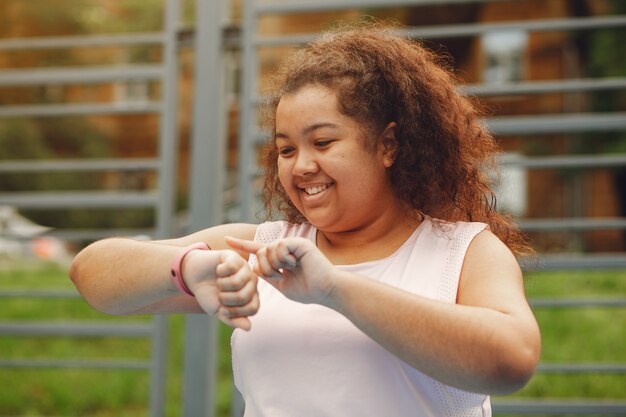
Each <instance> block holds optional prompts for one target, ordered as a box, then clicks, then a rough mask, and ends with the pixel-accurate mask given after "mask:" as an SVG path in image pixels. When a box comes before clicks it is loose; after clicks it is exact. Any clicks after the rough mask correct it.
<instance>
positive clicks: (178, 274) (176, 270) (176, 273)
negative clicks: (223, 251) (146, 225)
mask: <svg viewBox="0 0 626 417" xmlns="http://www.w3.org/2000/svg"><path fill="white" fill-rule="evenodd" d="M195 249H198V250H210V249H211V248H210V247H209V245H207V244H206V243H204V242H198V243H194V244H192V245H189V246H187V247H186V248H184V249H182V250H181V251H180V252H178V255H176V258H174V262H172V270H171V273H172V282H173V283H174V285H176V288H178V289H179V290H180V292H182V293H184V294H187V295H190V296H192V297H193V296H194V294H193V293H192V292H191V290H190V289H189V287H187V284H185V280H184V279H183V271H182V268H181V266H182V263H183V259H185V256H187V254H188V253H189V252H191V251H192V250H195Z"/></svg>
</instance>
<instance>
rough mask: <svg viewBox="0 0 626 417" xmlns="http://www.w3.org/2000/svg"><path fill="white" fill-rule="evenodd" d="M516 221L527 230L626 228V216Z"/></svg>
mask: <svg viewBox="0 0 626 417" xmlns="http://www.w3.org/2000/svg"><path fill="white" fill-rule="evenodd" d="M516 223H517V224H518V225H519V227H520V229H522V230H523V231H525V232H538V231H541V232H544V231H548V230H550V231H554V230H566V231H571V230H606V229H626V218H588V217H587V218H575V217H568V218H560V219H518V220H516Z"/></svg>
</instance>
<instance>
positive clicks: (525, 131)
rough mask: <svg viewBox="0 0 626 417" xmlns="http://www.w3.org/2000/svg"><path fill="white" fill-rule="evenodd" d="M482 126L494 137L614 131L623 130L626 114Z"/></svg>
mask: <svg viewBox="0 0 626 417" xmlns="http://www.w3.org/2000/svg"><path fill="white" fill-rule="evenodd" d="M485 123H486V124H487V127H488V128H489V129H490V130H491V131H492V132H493V133H494V134H497V135H532V134H544V133H578V132H591V131H615V130H622V129H626V113H622V112H615V113H569V114H555V115H534V116H503V117H495V118H491V119H487V120H486V121H485Z"/></svg>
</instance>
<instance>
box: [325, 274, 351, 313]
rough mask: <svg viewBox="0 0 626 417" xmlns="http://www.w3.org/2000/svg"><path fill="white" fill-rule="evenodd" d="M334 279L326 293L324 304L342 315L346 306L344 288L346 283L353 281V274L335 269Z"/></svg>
mask: <svg viewBox="0 0 626 417" xmlns="http://www.w3.org/2000/svg"><path fill="white" fill-rule="evenodd" d="M332 275H333V277H332V279H331V280H330V283H331V284H330V285H329V288H328V290H327V292H326V296H325V297H324V300H323V302H322V303H321V304H322V305H324V306H325V307H328V308H331V309H333V310H335V311H337V312H339V313H342V310H343V304H344V295H345V294H344V288H345V285H344V284H345V283H346V282H348V281H349V280H351V279H352V274H351V273H349V272H346V271H342V270H339V269H337V268H334V273H333V274H332Z"/></svg>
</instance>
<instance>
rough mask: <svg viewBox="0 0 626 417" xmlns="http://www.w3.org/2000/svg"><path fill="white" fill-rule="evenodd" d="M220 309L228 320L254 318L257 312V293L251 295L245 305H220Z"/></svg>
mask: <svg viewBox="0 0 626 417" xmlns="http://www.w3.org/2000/svg"><path fill="white" fill-rule="evenodd" d="M220 309H221V310H222V312H223V314H224V315H225V316H228V317H230V318H233V317H249V316H254V315H255V314H256V313H258V311H259V295H258V294H257V293H254V294H253V295H252V298H251V299H250V300H249V302H248V303H247V304H245V305H241V306H226V305H221V306H220Z"/></svg>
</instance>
